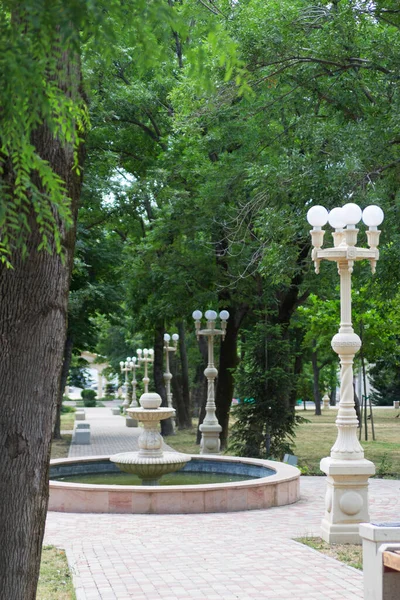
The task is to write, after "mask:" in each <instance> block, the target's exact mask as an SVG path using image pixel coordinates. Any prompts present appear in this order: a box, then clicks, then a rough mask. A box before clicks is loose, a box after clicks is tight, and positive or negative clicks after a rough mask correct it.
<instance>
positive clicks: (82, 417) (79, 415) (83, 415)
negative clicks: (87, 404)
mask: <svg viewBox="0 0 400 600" xmlns="http://www.w3.org/2000/svg"><path fill="white" fill-rule="evenodd" d="M85 419H86V413H85V411H84V410H77V411H76V413H75V421H84V420H85Z"/></svg>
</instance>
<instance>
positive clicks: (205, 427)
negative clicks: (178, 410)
mask: <svg viewBox="0 0 400 600" xmlns="http://www.w3.org/2000/svg"><path fill="white" fill-rule="evenodd" d="M199 429H200V431H201V442H200V454H219V453H220V449H221V442H220V439H219V434H220V433H221V431H222V427H221V425H219V424H218V422H217V423H216V425H210V424H207V423H204V422H203V423H202V424H201V425H200V427H199Z"/></svg>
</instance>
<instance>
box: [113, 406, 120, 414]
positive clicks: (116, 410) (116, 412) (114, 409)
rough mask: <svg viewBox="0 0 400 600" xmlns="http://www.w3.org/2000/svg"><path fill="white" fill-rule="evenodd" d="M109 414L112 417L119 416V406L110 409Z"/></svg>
mask: <svg viewBox="0 0 400 600" xmlns="http://www.w3.org/2000/svg"><path fill="white" fill-rule="evenodd" d="M111 414H112V415H120V414H121V411H120V410H119V406H114V407H113V408H112V409H111Z"/></svg>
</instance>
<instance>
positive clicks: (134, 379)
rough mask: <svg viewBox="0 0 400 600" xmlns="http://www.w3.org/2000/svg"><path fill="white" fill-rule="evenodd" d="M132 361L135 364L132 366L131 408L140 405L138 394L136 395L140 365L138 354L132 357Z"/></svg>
mask: <svg viewBox="0 0 400 600" xmlns="http://www.w3.org/2000/svg"><path fill="white" fill-rule="evenodd" d="M132 362H133V366H132V401H131V403H130V405H129V408H136V407H138V406H139V404H138V401H137V396H136V386H137V379H136V369H138V368H139V366H140V365H139V364H138V362H137V359H136V356H134V357H133V358H132Z"/></svg>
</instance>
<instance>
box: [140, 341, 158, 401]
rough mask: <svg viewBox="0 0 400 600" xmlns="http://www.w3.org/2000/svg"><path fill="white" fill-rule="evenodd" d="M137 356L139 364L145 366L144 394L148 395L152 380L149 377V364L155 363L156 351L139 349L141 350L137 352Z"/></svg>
mask: <svg viewBox="0 0 400 600" xmlns="http://www.w3.org/2000/svg"><path fill="white" fill-rule="evenodd" d="M137 355H138V360H139V363H143V364H144V377H143V384H144V393H145V394H148V393H149V383H150V379H149V377H148V364H149V363H153V362H154V350H152V349H151V348H150V350H148V349H147V348H144V349H143V350H142V349H141V348H139V350H137Z"/></svg>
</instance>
